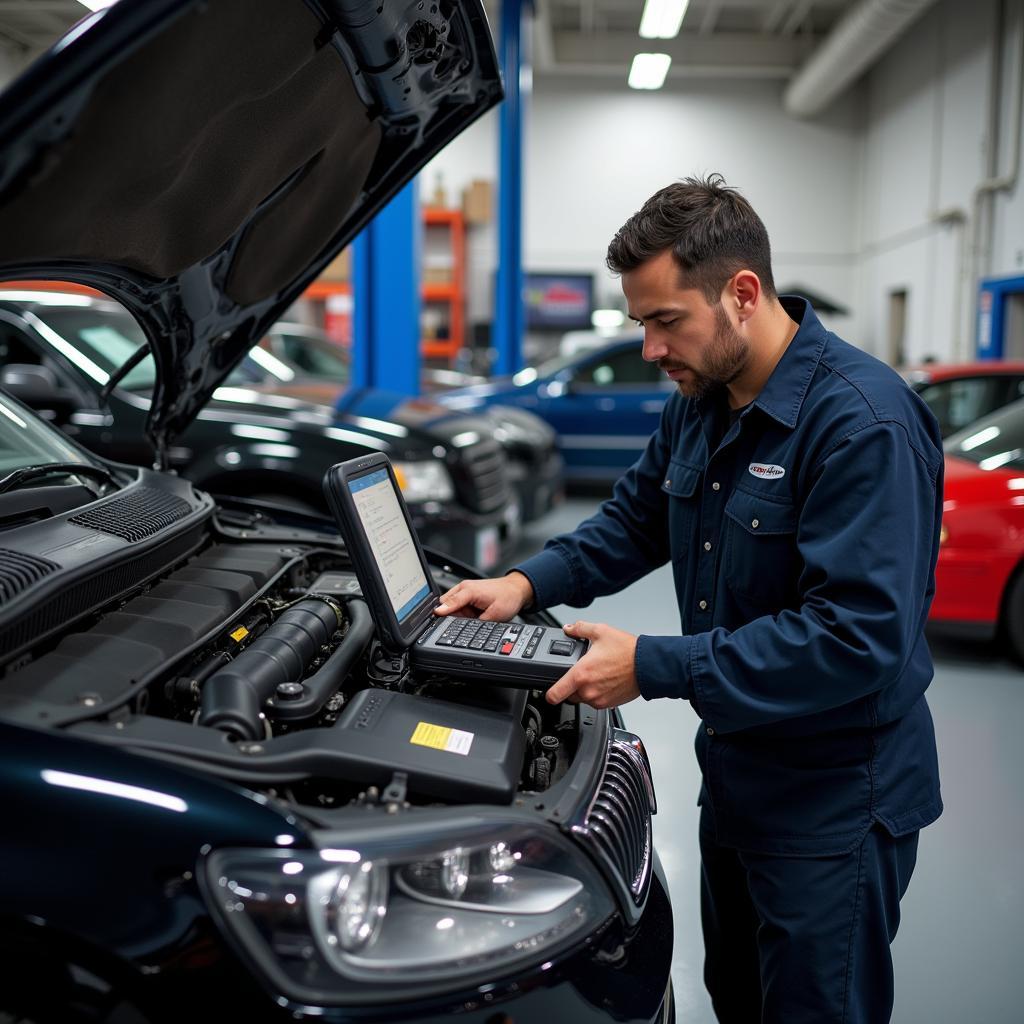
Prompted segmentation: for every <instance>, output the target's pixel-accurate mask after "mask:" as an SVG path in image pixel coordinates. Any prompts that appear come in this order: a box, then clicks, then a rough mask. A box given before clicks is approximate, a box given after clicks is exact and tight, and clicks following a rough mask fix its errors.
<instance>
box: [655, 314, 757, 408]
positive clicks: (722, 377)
mask: <svg viewBox="0 0 1024 1024" xmlns="http://www.w3.org/2000/svg"><path fill="white" fill-rule="evenodd" d="M749 358H750V344H749V342H748V341H747V340H746V339H745V338H744V337H743V335H742V334H740V333H739V331H737V330H736V328H735V327H733V325H732V322H731V321H730V320H729V318H728V316H726V314H725V310H724V309H723V308H722V304H721V303H719V304H718V305H717V306H716V307H715V336H714V338H713V339H712V341H711V344H710V345H709V346H708V347H707V350H706V351H705V352H704V361H703V366H701V368H700V369H699V370H697V369H694V367H692V366H689V365H687V364H686V363H676V362H671V361H669V360H662V361H661V362H660V363H659V364H658V366H659V368H660V369H661V370H663V371H665V372H668V371H669V370H687V371H689V373H690V375H691V376H692V378H693V379H692V380H687V381H681V380H680V381H676V387H677V388H678V389H679V392H680V394H682V395H684V396H685V397H686V398H703V397H704V396H705V395H707V394H709V393H710V392H712V391H716V390H718V389H720V388H724V387H725V386H726V385H727V384H730V383H731V382H732V381H734V380H735V379H736V378H737V377H738V376H739V375H740V373H742V372H743V369H744V367H745V366H746V365H747V360H748V359H749Z"/></svg>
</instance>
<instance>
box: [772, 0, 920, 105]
mask: <svg viewBox="0 0 1024 1024" xmlns="http://www.w3.org/2000/svg"><path fill="white" fill-rule="evenodd" d="M934 2H935V0H860V2H859V3H857V4H856V5H855V6H854V7H852V8H851V9H850V10H849V12H848V13H847V14H846V15H845V16H844V17H843V19H842V20H841V21H840V22H839V24H838V25H836V27H835V28H834V29H833V30H832V32H831V33H830V35H829V37H828V38H827V39H826V40H825V41H824V42H823V43H822V44H821V46H819V47H818V49H817V50H815V51H814V53H813V54H812V55H811V58H810V60H808V61H807V63H806V64H805V65H804V66H803V67H802V68H801V69H800V71H798V72H797V74H796V77H795V78H794V79H793V80H792V82H790V83H789V87H788V88H787V89H786V93H785V95H784V97H783V105H784V107H785V109H786V113H788V114H790V115H792V116H793V117H813V116H814V115H815V114H819V113H821V111H823V110H824V109H825V108H826V107H827V106H828V105H829V104H830V103H831V102H832V101H833V100H834V99H835V98H836V97H837V96H838V95H839V94H840V93H841V92H842V91H843V90H844V89H845V88H846V87H847V86H848V85H850V84H851V83H852V82H853V81H855V80H856V79H857V78H858V77H859V75H860V74H861V72H863V71H865V70H866V69H867V68H869V67H870V66H871V65H872V64H873V63H874V62H875V60H877V58H878V57H880V56H881V55H882V53H884V52H885V51H886V50H887V49H888V48H889V47H890V46H891V45H892V44H893V43H894V42H895V41H896V40H897V39H898V38H899V37H900V35H902V34H903V32H904V30H905V29H906V28H907V27H908V26H909V25H910V24H911V22H913V21H914V20H915V19H917V18H918V17H919V16H920V15H921V14H923V13H924V11H925V10H926V9H927V8H929V7H931V5H932V4H933V3H934Z"/></svg>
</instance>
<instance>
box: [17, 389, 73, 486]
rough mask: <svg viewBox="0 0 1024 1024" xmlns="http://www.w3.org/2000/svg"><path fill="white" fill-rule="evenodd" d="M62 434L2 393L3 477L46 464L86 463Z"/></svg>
mask: <svg viewBox="0 0 1024 1024" xmlns="http://www.w3.org/2000/svg"><path fill="white" fill-rule="evenodd" d="M87 461H88V460H87V459H86V458H85V457H84V456H83V454H82V452H80V451H79V450H78V449H77V448H74V447H72V446H71V445H70V444H68V442H67V439H66V438H65V437H64V436H63V435H62V434H61V433H59V431H57V430H55V429H54V428H52V427H50V426H48V425H47V424H46V423H44V422H43V421H42V420H40V419H39V418H38V417H36V416H33V415H31V414H30V413H27V412H25V410H24V409H23V408H22V407H21V406H19V405H16V404H15V403H14V402H13V401H11V400H10V399H9V398H7V397H6V395H4V394H3V393H2V392H0V476H6V475H7V474H8V473H10V472H12V471H13V470H16V469H21V468H22V467H23V466H35V465H38V464H40V463H46V462H82V463H84V462H87Z"/></svg>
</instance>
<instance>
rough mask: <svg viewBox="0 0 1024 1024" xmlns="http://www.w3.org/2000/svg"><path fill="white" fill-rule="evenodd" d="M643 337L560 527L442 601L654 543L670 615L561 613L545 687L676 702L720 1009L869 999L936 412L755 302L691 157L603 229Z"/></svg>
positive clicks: (575, 576)
mask: <svg viewBox="0 0 1024 1024" xmlns="http://www.w3.org/2000/svg"><path fill="white" fill-rule="evenodd" d="M607 262H608V266H609V267H610V268H611V269H612V270H613V271H615V272H616V273H619V274H621V277H622V289H623V292H624V293H625V296H626V299H627V302H628V305H629V312H630V316H631V317H632V318H633V319H634V320H636V321H637V322H638V323H639V324H641V325H642V326H643V328H644V345H643V356H644V358H645V359H647V360H649V361H652V362H657V363H658V365H659V366H660V367H661V368H662V369H663V370H664V371H665V373H667V374H668V376H669V377H670V378H671V379H672V380H674V381H675V382H676V384H677V385H678V388H677V390H678V393H677V394H674V395H673V396H672V397H671V398H670V399H669V401H668V402H667V403H666V406H665V410H664V413H663V415H662V418H661V423H660V426H659V428H658V430H657V432H656V433H655V434H654V436H653V437H652V438H651V440H650V442H649V443H648V445H647V448H646V450H645V452H644V454H643V455H642V456H641V458H640V460H639V461H638V462H637V463H636V464H635V465H634V466H633V467H632V468H631V469H630V470H629V471H628V472H627V473H626V474H625V475H624V476H623V477H622V479H620V480H619V481H618V483H617V484H616V486H615V490H614V494H613V497H612V498H611V499H610V500H609V501H607V502H605V503H604V504H603V505H602V506H601V508H600V510H599V511H598V512H597V514H596V515H594V516H593V517H592V518H590V519H588V520H587V521H586V522H584V523H582V524H581V525H580V526H579V527H578V528H577V529H576V530H575V531H574V532H573V533H571V534H566V535H564V536H561V537H557V538H555V539H554V540H552V541H550V542H549V543H548V544H547V545H546V546H545V549H544V551H542V552H541V553H540V554H538V555H536V556H535V557H533V558H530V559H529V560H527V561H526V562H524V563H523V564H522V565H520V566H518V567H517V569H516V570H513V571H512V572H511V573H510V574H509V575H507V576H505V577H504V578H503V579H498V580H479V581H463V582H462V583H460V584H458V585H457V586H456V587H454V588H453V589H452V590H450V591H449V592H448V593H447V594H445V595H444V597H443V601H444V602H445V603H444V604H443V605H442V606H441V607H440V608H439V609H438V612H439V613H441V614H445V613H452V612H455V611H458V610H460V609H466V610H469V611H476V612H478V613H479V614H480V615H481V616H482V617H483V618H487V619H505V618H508V617H511V616H512V615H514V614H515V613H517V612H518V611H520V610H521V609H522V608H524V607H527V606H529V605H533V604H535V605H537V606H541V607H547V606H549V605H553V604H558V603H567V604H571V605H574V606H580V607H582V606H585V605H586V604H588V603H589V602H590V601H591V600H592V599H593V598H594V597H597V596H599V595H602V594H608V593H611V592H613V591H616V590H620V589H621V588H623V587H625V586H627V585H628V584H630V583H632V582H633V581H634V580H636V579H639V578H640V577H641V576H643V575H644V574H646V573H648V572H650V571H651V570H652V569H654V568H655V567H657V566H659V565H661V564H663V563H665V562H666V561H667V560H668V559H670V558H671V560H672V568H673V574H674V580H675V587H676V593H677V596H678V600H679V610H680V616H681V623H682V630H681V634H680V635H675V636H639V637H635V636H632V635H630V634H628V633H625V632H623V631H621V630H618V629H615V628H614V627H612V626H610V625H603V624H594V623H587V622H577V623H574V624H573V625H571V626H566V627H565V631H566V633H568V634H569V635H570V636H574V637H581V638H586V639H589V640H590V643H591V647H590V650H589V651H588V653H587V654H586V656H585V657H583V658H582V659H581V660H580V661H579V662H578V664H577V665H576V666H575V667H574V668H573V669H572V670H571V671H570V672H568V673H567V674H566V675H565V676H564V677H563V678H562V679H561V680H560V681H559V682H558V683H556V684H555V685H554V686H553V687H552V688H551V689H550V691H549V692H548V700H550V701H552V702H558V701H562V700H566V699H574V700H582V701H585V702H587V703H589V704H591V705H593V706H594V707H599V708H602V707H603V708H607V707H614V706H617V705H620V704H624V703H625V702H627V701H629V700H633V699H634V698H635V697H637V696H643V697H644V698H646V699H648V700H652V699H655V698H682V699H685V700H687V701H689V703H690V704H691V706H692V707H693V709H694V711H695V712H696V713H697V715H698V716H699V717H700V720H701V721H700V727H699V728H698V732H697V757H698V760H699V762H700V766H701V769H702V773H703V785H702V787H701V793H700V803H701V805H702V809H701V827H700V844H701V856H702V872H701V905H702V921H703V928H704V939H705V950H706V959H705V969H704V976H705V982H706V984H707V986H708V989H709V991H710V993H711V998H712V1002H713V1004H714V1007H715V1012H716V1013H717V1015H718V1018H719V1020H720V1021H722V1022H737V1024H751V1022H756V1021H764V1022H779V1024H783V1022H784V1024H801V1022H814V1024H822V1022H824V1021H836V1022H840V1021H842V1022H871V1024H879V1022H883V1021H887V1020H889V1017H890V1014H891V1009H892V998H893V984H892V964H891V958H890V953H889V944H890V942H891V941H892V938H893V936H894V935H895V933H896V927H897V924H898V922H899V903H900V898H901V897H902V895H903V893H904V892H905V891H906V888H907V884H908V882H909V879H910V874H911V872H912V870H913V867H914V863H915V859H916V853H917V840H918V831H919V830H920V829H921V828H922V827H923V826H925V825H927V824H929V823H930V822H932V821H934V820H935V818H937V817H938V816H939V814H940V813H941V810H942V804H941V800H940V797H939V786H938V769H937V762H936V753H935V739H934V733H933V730H932V722H931V716H930V713H929V711H928V706H927V704H926V703H925V699H924V696H923V694H924V691H925V689H926V687H927V686H928V683H929V682H930V680H931V677H932V663H931V657H930V654H929V651H928V647H927V645H926V643H925V640H924V636H923V628H924V624H925V618H926V616H927V613H928V606H929V603H930V601H931V597H932V593H933V588H934V579H933V572H934V566H935V558H936V555H937V552H938V545H939V521H940V515H941V508H942V449H941V443H940V438H939V431H938V426H937V424H936V422H935V420H934V418H933V417H932V416H931V414H930V413H929V412H928V411H927V409H926V408H925V406H924V404H923V403H922V402H921V401H920V400H919V399H918V398H917V396H916V395H914V394H913V393H912V392H911V391H910V389H909V388H907V387H906V386H905V385H904V383H903V382H902V381H901V380H900V378H899V377H898V376H897V375H896V374H895V373H893V371H892V370H890V369H889V368H887V367H886V366H884V365H883V364H882V363H880V362H878V361H877V360H875V359H873V358H872V357H871V356H869V355H867V354H865V353H864V352H861V351H859V350H857V349H855V348H853V347H851V346H849V345H847V344H846V343H845V342H843V341H841V340H840V339H839V338H837V337H836V336H835V335H833V334H830V333H829V332H828V331H826V330H825V329H824V328H823V327H822V325H821V324H820V323H819V321H818V319H817V318H816V317H815V315H814V313H813V311H812V310H811V308H810V305H809V304H808V303H807V302H806V301H805V300H803V299H800V298H796V297H783V298H781V299H780V298H779V297H777V296H776V294H775V287H774V283H773V280H772V271H771V261H770V250H769V245H768V236H767V233H766V231H765V229H764V225H763V224H762V223H761V221H760V219H759V218H758V216H757V214H756V213H755V212H754V211H753V209H752V208H751V207H750V205H749V204H748V203H747V202H746V200H745V199H743V198H742V197H741V196H740V195H739V194H738V193H737V192H736V191H734V190H733V189H730V188H727V187H726V186H725V185H724V182H723V181H722V179H721V178H720V177H718V176H713V177H711V178H709V179H708V180H706V181H700V180H696V179H686V180H685V181H684V182H681V183H677V184H673V185H670V186H668V187H667V188H665V189H662V190H661V191H660V192H658V193H657V194H656V195H654V196H653V197H652V198H651V199H650V200H648V202H647V203H646V204H645V205H644V207H643V208H642V209H641V210H640V211H639V212H638V213H636V214H635V215H634V216H633V217H631V218H630V219H629V220H628V221H627V222H626V224H625V225H624V226H623V227H622V229H621V230H620V231H619V232H618V234H616V236H615V238H614V239H613V240H612V242H611V245H610V246H609V249H608V257H607Z"/></svg>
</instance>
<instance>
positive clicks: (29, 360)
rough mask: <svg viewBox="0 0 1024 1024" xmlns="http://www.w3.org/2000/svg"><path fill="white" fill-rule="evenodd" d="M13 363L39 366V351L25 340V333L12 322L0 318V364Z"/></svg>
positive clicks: (7, 364) (40, 360)
mask: <svg viewBox="0 0 1024 1024" xmlns="http://www.w3.org/2000/svg"><path fill="white" fill-rule="evenodd" d="M13 363H22V364H28V365H30V366H39V365H40V364H41V363H42V359H40V357H39V353H38V352H37V351H36V350H35V349H34V348H33V347H32V346H31V345H30V344H29V343H28V341H26V340H25V335H24V333H23V332H22V331H20V330H19V329H18V328H17V327H15V326H14V325H13V324H9V323H5V322H4V321H3V320H0V366H10V365H12V364H13Z"/></svg>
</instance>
